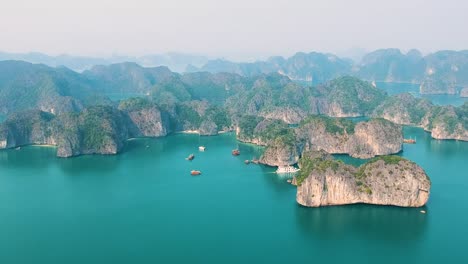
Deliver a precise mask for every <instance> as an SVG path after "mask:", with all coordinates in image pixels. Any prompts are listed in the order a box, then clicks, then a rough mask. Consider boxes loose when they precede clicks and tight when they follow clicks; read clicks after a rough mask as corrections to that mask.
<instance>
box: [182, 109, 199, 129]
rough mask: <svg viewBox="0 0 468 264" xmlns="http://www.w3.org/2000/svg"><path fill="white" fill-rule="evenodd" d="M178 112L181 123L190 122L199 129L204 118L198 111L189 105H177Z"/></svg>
mask: <svg viewBox="0 0 468 264" xmlns="http://www.w3.org/2000/svg"><path fill="white" fill-rule="evenodd" d="M176 112H177V119H178V121H179V122H188V123H190V124H191V125H192V126H194V127H196V128H198V127H199V126H200V124H201V122H202V118H201V117H200V115H199V114H198V113H197V111H195V109H193V107H190V106H189V105H187V104H177V106H176Z"/></svg>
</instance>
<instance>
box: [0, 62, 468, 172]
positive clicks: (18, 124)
mask: <svg viewBox="0 0 468 264" xmlns="http://www.w3.org/2000/svg"><path fill="white" fill-rule="evenodd" d="M0 69H1V71H0V75H1V76H0V101H1V102H2V104H1V105H2V108H1V109H0V111H1V112H2V113H3V114H9V116H8V117H7V119H6V120H5V121H4V122H3V123H2V124H1V125H0V148H14V147H17V146H22V145H28V144H47V145H55V146H57V147H58V150H57V155H58V156H60V157H70V156H76V155H82V154H116V153H118V152H119V151H121V150H122V148H123V146H124V145H125V141H126V140H127V139H129V138H133V137H161V136H165V135H167V134H169V133H172V132H180V131H195V132H197V133H200V134H201V135H216V134H217V133H218V132H219V131H237V137H238V139H239V140H240V141H244V142H250V143H254V144H259V145H264V146H267V148H266V151H265V155H264V156H263V157H262V159H261V160H262V162H264V163H265V164H268V165H273V166H277V165H284V164H294V163H296V162H297V160H298V158H299V157H300V156H301V153H302V152H303V151H308V150H325V151H327V152H329V153H342V154H349V155H351V156H354V157H359V158H370V157H374V156H378V155H386V154H393V153H398V152H399V151H401V144H402V140H403V137H402V133H401V127H400V126H399V125H413V126H420V127H423V128H424V129H425V130H427V131H429V132H431V135H432V136H433V137H434V138H437V139H457V140H468V132H467V131H468V130H467V128H468V114H467V113H468V104H467V103H465V104H464V105H463V106H460V107H452V106H436V105H433V104H432V103H431V102H429V101H427V100H425V99H417V98H414V97H413V96H412V95H410V94H402V95H397V96H388V95H387V94H386V93H385V92H383V91H381V90H379V89H376V88H375V87H374V86H372V85H371V84H370V83H368V82H366V81H362V80H360V79H357V78H355V77H350V76H345V77H339V78H337V79H333V80H331V81H329V82H326V83H324V84H321V85H316V86H306V85H301V84H298V83H297V82H293V81H292V80H290V78H288V77H286V76H283V75H281V74H277V73H272V74H261V75H258V76H254V77H243V76H240V75H237V74H232V73H215V74H213V73H207V72H197V73H188V74H183V75H181V74H177V73H174V72H171V71H170V70H168V69H167V68H165V67H156V68H144V67H141V66H138V65H137V64H134V63H123V64H115V65H110V66H97V67H94V68H93V69H91V70H89V71H85V72H84V73H82V74H79V73H76V72H73V71H70V70H68V69H66V68H51V67H47V66H44V65H36V64H30V63H25V62H18V61H4V62H0ZM116 91H118V92H121V93H130V94H138V95H139V97H135V98H129V99H123V100H118V101H115V100H114V101H112V100H110V99H109V98H108V97H107V96H106V94H108V93H110V92H116ZM19 98H21V99H19ZM361 116H368V117H372V119H371V120H369V121H364V122H359V123H354V122H352V121H350V120H346V119H344V118H346V117H361ZM387 120H389V121H391V122H389V121H387ZM392 122H393V123H392ZM291 125H293V126H291Z"/></svg>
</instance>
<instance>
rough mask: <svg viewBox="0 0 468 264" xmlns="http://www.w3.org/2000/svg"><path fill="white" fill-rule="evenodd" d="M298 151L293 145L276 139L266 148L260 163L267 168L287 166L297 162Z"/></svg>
mask: <svg viewBox="0 0 468 264" xmlns="http://www.w3.org/2000/svg"><path fill="white" fill-rule="evenodd" d="M299 157H300V149H299V147H298V146H296V145H295V144H294V143H288V142H285V141H284V140H283V139H281V138H278V139H277V140H275V141H273V142H271V143H270V144H269V145H268V147H266V149H265V152H264V153H263V155H262V156H261V157H260V163H262V164H265V165H268V166H287V165H292V164H296V163H297V162H298V161H299Z"/></svg>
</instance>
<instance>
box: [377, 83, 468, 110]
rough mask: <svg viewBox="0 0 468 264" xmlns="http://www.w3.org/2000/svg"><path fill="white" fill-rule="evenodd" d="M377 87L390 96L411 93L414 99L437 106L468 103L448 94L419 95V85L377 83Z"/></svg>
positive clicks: (464, 99) (463, 99) (466, 99)
mask: <svg viewBox="0 0 468 264" xmlns="http://www.w3.org/2000/svg"><path fill="white" fill-rule="evenodd" d="M377 87H378V88H379V89H382V90H384V91H386V92H387V93H388V94H390V95H394V94H400V93H411V94H412V95H414V96H416V97H422V98H426V99H428V100H429V101H432V102H433V103H434V104H437V105H454V106H459V105H462V104H463V103H464V102H466V101H468V98H462V97H460V96H459V95H450V94H423V95H422V94H419V84H412V83H384V82H378V83H377Z"/></svg>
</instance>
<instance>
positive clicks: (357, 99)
mask: <svg viewBox="0 0 468 264" xmlns="http://www.w3.org/2000/svg"><path fill="white" fill-rule="evenodd" d="M322 89H323V90H325V91H326V98H327V99H328V100H329V102H331V103H336V104H339V105H340V106H341V108H342V109H343V111H345V112H348V113H359V114H362V115H366V114H369V113H371V112H372V111H373V110H374V109H375V108H376V107H377V106H378V105H379V104H380V103H381V102H382V100H384V99H385V98H386V97H387V95H386V93H385V92H383V91H382V90H380V89H376V88H374V87H373V86H372V85H371V84H370V83H368V82H365V81H361V80H359V79H357V78H354V77H350V76H344V77H339V78H337V79H334V80H332V81H330V82H329V83H327V84H326V85H325V86H324V87H323V88H322Z"/></svg>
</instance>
